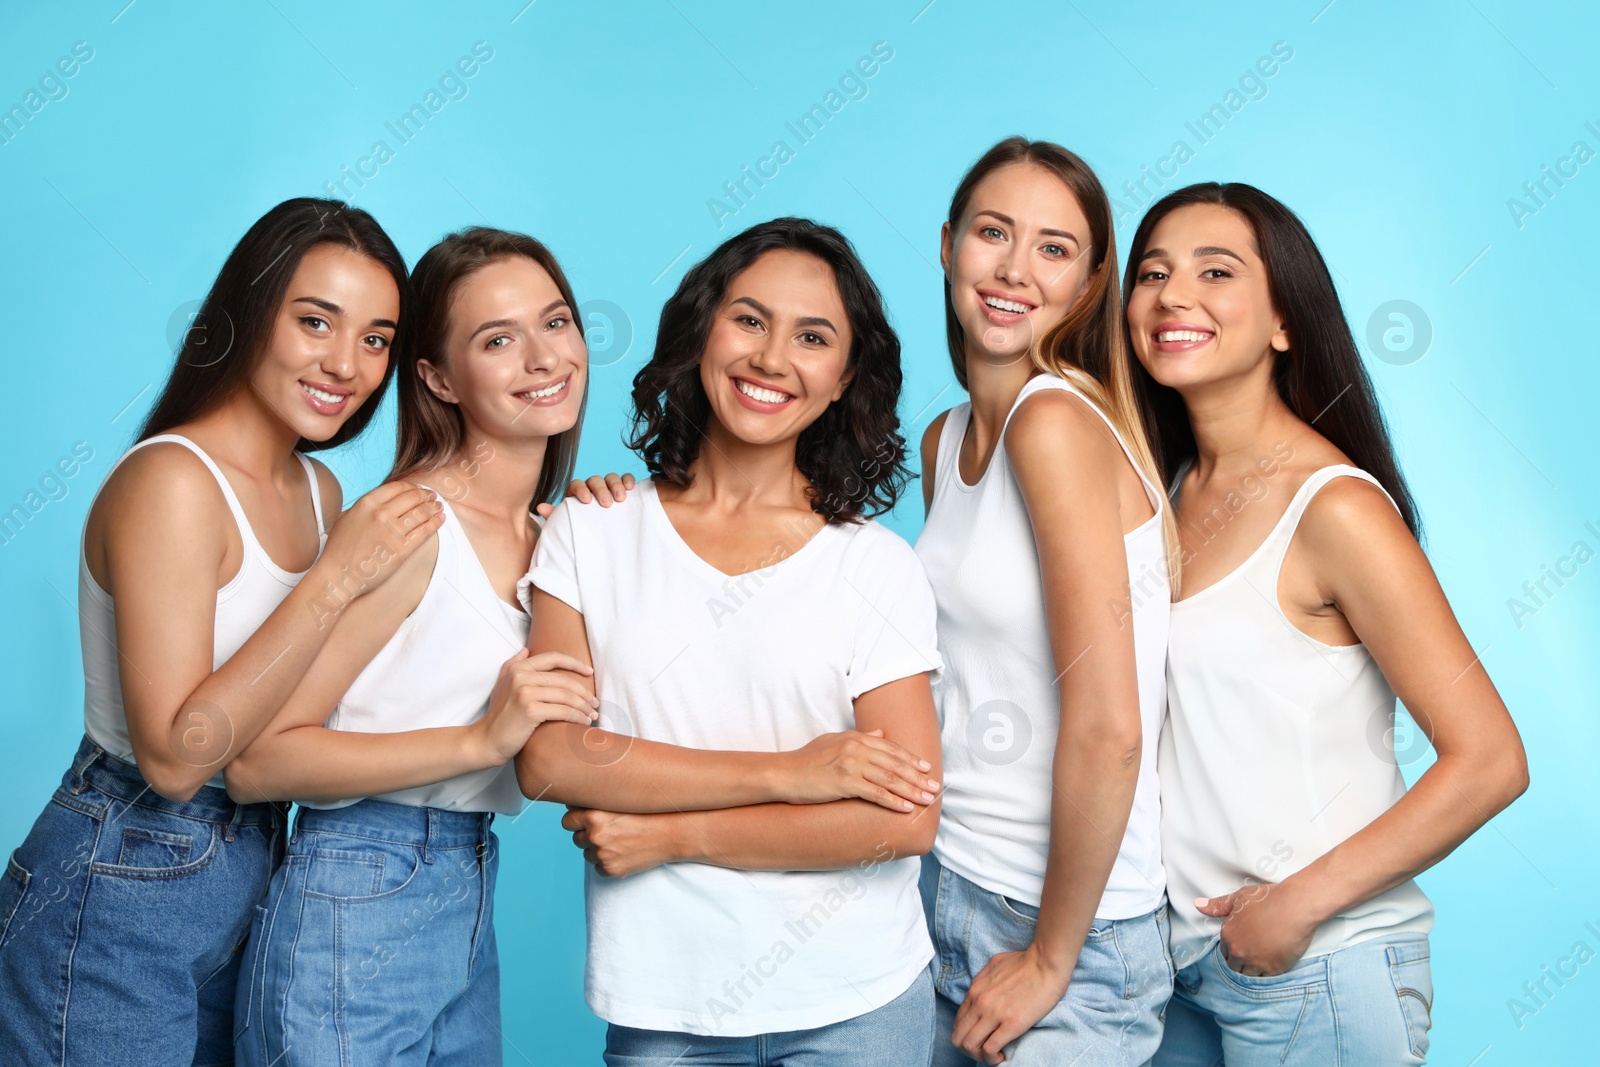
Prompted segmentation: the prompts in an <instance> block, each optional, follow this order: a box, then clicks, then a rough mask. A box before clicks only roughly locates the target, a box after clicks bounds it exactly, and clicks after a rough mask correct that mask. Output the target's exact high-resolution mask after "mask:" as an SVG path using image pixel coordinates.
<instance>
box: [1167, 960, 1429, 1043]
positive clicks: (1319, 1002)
mask: <svg viewBox="0 0 1600 1067" xmlns="http://www.w3.org/2000/svg"><path fill="white" fill-rule="evenodd" d="M1432 1006H1433V978H1432V972H1431V970H1430V969H1429V965H1428V938H1427V937H1426V935H1421V936H1407V937H1403V938H1395V939H1393V940H1384V939H1377V940H1372V941H1363V942H1361V943H1360V944H1357V945H1352V946H1350V947H1349V948H1345V949H1340V950H1339V951H1337V952H1330V953H1327V954H1325V955H1321V956H1311V957H1307V958H1305V959H1302V960H1301V961H1300V962H1299V963H1298V964H1296V965H1295V966H1293V967H1291V968H1290V969H1289V970H1287V971H1285V972H1284V973H1283V974H1278V975H1273V976H1271V977H1270V978H1253V977H1250V976H1249V975H1243V974H1239V973H1238V972H1237V971H1235V970H1234V969H1233V968H1231V967H1229V966H1228V964H1227V961H1226V960H1224V959H1223V956H1222V948H1221V945H1220V944H1218V945H1215V946H1213V947H1212V949H1211V951H1210V952H1207V953H1206V954H1205V955H1204V956H1201V957H1200V958H1199V959H1198V960H1196V961H1195V962H1194V963H1192V964H1190V965H1189V966H1187V967H1185V968H1184V969H1183V970H1181V971H1179V972H1178V980H1177V988H1176V990H1175V991H1174V993H1173V997H1172V1005H1171V1007H1170V1008H1168V1009H1167V1034H1166V1038H1165V1040H1164V1041H1162V1043H1161V1051H1160V1052H1158V1053H1157V1054H1156V1058H1155V1063H1156V1067H1217V1065H1218V1064H1221V1063H1224V1062H1226V1063H1227V1065H1228V1067H1268V1065H1271V1067H1280V1065H1281V1067H1302V1065H1304V1067H1401V1065H1411V1064H1419V1063H1425V1062H1427V1055H1428V1022H1429V1018H1428V1016H1429V1010H1430V1009H1431V1008H1432Z"/></svg>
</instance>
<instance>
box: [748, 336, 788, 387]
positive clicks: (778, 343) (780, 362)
mask: <svg viewBox="0 0 1600 1067" xmlns="http://www.w3.org/2000/svg"><path fill="white" fill-rule="evenodd" d="M748 359H749V363H750V366H752V367H754V368H755V369H756V370H758V371H761V372H763V373H765V374H769V375H771V376H772V377H774V378H777V377H781V376H782V375H783V372H784V371H786V370H788V368H789V357H788V353H787V352H786V351H785V350H784V341H783V339H782V336H781V335H780V334H779V333H778V332H777V331H776V330H769V331H768V332H767V333H766V335H765V336H764V337H763V338H762V340H761V343H760V344H759V345H757V346H756V347H755V348H754V349H752V350H751V352H750V355H749V357H748Z"/></svg>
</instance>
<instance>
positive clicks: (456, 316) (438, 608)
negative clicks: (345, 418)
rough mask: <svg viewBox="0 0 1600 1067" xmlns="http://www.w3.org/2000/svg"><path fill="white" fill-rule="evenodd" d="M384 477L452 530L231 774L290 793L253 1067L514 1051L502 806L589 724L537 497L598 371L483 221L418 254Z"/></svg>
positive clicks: (256, 938)
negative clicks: (538, 551) (517, 768)
mask: <svg viewBox="0 0 1600 1067" xmlns="http://www.w3.org/2000/svg"><path fill="white" fill-rule="evenodd" d="M411 277H412V284H413V286H414V288H415V291H416V305H417V313H416V316H415V321H416V343H415V344H414V345H412V346H410V347H409V349H408V351H407V353H406V355H405V357H404V359H403V360H402V362H401V366H400V368H399V374H400V415H399V447H398V448H397V450H396V456H395V463H394V468H393V470H392V471H391V472H390V475H389V477H390V478H391V479H397V480H398V479H404V480H408V481H414V482H416V483H417V484H419V485H423V486H426V487H428V488H431V489H433V490H434V491H435V492H437V493H438V494H439V496H440V498H441V499H443V500H444V501H446V504H445V511H444V514H445V523H444V525H443V526H442V527H440V529H439V533H438V536H437V537H436V538H434V540H433V541H432V542H431V543H430V545H428V546H426V547H424V548H422V549H420V550H419V551H417V552H415V553H414V554H413V555H412V556H411V557H410V558H409V559H408V560H406V562H405V563H404V564H402V565H401V566H400V567H399V569H398V571H397V573H396V574H395V576H394V577H393V578H392V579H391V580H390V581H389V582H388V583H386V584H385V585H384V587H383V590H382V591H381V592H380V593H378V594H376V595H374V596H369V597H365V598H363V599H362V600H361V601H360V602H358V603H357V604H356V605H354V606H353V607H351V609H350V610H349V611H347V612H345V613H344V615H343V616H342V617H341V618H340V619H339V621H338V622H337V624H335V626H334V633H333V636H332V637H330V638H329V639H328V642H327V644H326V645H325V646H323V649H322V652H321V654H320V655H319V656H318V657H317V659H316V661H315V662H314V663H312V665H311V667H310V669H309V670H308V671H307V673H306V676H305V678H304V679H303V680H302V681H301V683H300V685H299V686H297V687H296V688H295V691H294V694H293V696H291V697H290V699H289V702H288V704H287V706H286V707H285V708H284V710H283V712H282V713H281V714H280V715H279V716H278V717H277V718H275V719H274V720H273V722H272V724H271V725H270V726H269V727H268V728H267V729H266V730H264V731H262V733H261V736H259V737H258V738H257V739H256V741H255V743H254V744H252V745H251V746H250V748H249V749H248V750H246V752H245V753H244V754H243V755H241V756H240V757H239V758H238V759H236V760H234V761H233V763H231V764H230V765H229V767H228V771H227V779H228V788H229V790H230V791H231V792H232V793H233V794H234V795H235V796H240V797H268V798H272V799H274V800H294V801H296V802H297V803H298V804H299V805H300V807H299V815H298V817H297V819H296V821H295V831H294V836H293V838H292V839H291V840H290V842H289V848H288V855H287V857H286V858H285V861H284V863H283V866H282V867H280V868H279V870H278V873H277V875H276V876H274V878H273V881H272V886H271V888H270V889H269V891H268V894H267V900H266V903H265V904H264V905H263V906H262V907H261V908H260V909H259V916H258V918H257V921H256V923H255V925H254V927H253V928H252V931H251V940H250V945H249V947H248V949H247V951H246V958H247V959H248V960H249V961H250V963H249V965H248V967H247V969H246V971H245V973H244V975H243V976H242V977H241V979H240V982H239V995H238V1008H237V1016H238V1022H237V1033H238V1038H237V1053H238V1057H239V1060H238V1062H239V1063H241V1064H259V1065H263V1067H264V1065H266V1064H271V1063H278V1062H290V1061H292V1062H296V1063H299V1062H306V1063H342V1064H357V1063H363V1064H364V1063H371V1064H392V1063H397V1062H402V1061H405V1062H416V1063H462V1062H470V1063H498V1062H499V1061H500V1041H501V1039H500V1025H499V1020H500V986H499V980H500V976H499V955H498V951H497V948H496V941H495V934H494V886H495V874H496V871H497V869H498V866H499V856H498V841H497V839H496V837H495V835H494V833H493V831H492V830H490V828H489V827H490V824H491V823H492V821H493V819H494V816H495V815H496V814H500V815H516V814H517V813H518V812H520V811H521V809H522V803H523V800H522V794H521V793H520V792H519V791H518V789H517V780H516V776H515V774H514V773H513V771H512V769H511V767H510V766H509V761H510V760H511V758H512V757H513V756H515V755H516V754H517V752H518V751H520V750H521V748H522V746H523V744H524V742H526V741H527V739H528V736H529V735H530V734H531V733H532V732H533V730H534V728H535V727H536V726H537V725H539V724H540V723H541V722H544V721H547V720H550V719H565V720H568V721H571V722H578V723H584V724H587V723H589V722H590V721H591V718H592V716H593V714H594V712H593V708H592V706H591V705H592V703H593V698H592V696H591V695H590V694H589V692H588V691H587V690H585V689H583V688H582V687H581V686H579V685H578V683H577V682H576V680H575V679H576V678H577V676H578V675H580V674H583V673H587V671H588V668H587V667H586V666H585V665H584V664H582V663H579V662H578V661H576V660H574V659H573V658H571V657H570V656H564V655H561V654H560V653H550V654H547V655H543V656H536V657H532V658H529V657H528V654H527V650H526V647H525V646H526V643H527V639H528V615H527V612H526V610H524V609H525V604H523V603H522V602H521V601H519V598H518V580H519V579H521V578H522V577H523V575H524V574H526V573H527V570H528V561H529V560H530V559H532V557H533V547H534V542H535V539H536V537H537V533H538V528H537V525H536V522H535V519H534V515H533V506H534V505H535V504H536V503H538V502H543V501H545V500H547V498H548V497H549V496H550V495H551V494H552V492H553V490H554V488H555V487H556V486H559V485H561V484H563V483H564V482H565V481H566V479H567V478H568V477H569V476H570V474H571V468H572V459H573V456H574V455H575V453H576V451H577V445H578V432H579V429H580V423H581V420H582V417H583V408H584V392H585V387H586V385H587V382H588V352H587V349H586V348H585V345H584V340H583V330H582V327H581V326H580V325H579V324H578V321H577V307H578V301H577V298H576V297H575V296H573V293H572V288H571V286H570V285H569V284H568V283H567V279H566V276H565V275H564V274H563V273H562V270H561V267H560V264H558V263H557V262H556V259H555V257H554V256H553V255H552V254H551V253H550V251H549V249H547V248H546V247H545V246H544V245H543V244H541V243H540V242H538V241H536V240H534V239H533V238H532V237H528V236H526V235H523V234H517V233H508V232H506V231H504V230H495V229H488V228H485V227H475V228H472V229H469V230H464V231H462V232H460V233H456V234H451V235H450V236H448V237H446V238H445V239H444V240H442V241H440V242H439V243H438V244H436V245H434V247H433V248H431V249H430V250H429V251H428V252H427V253H425V254H424V255H423V257H422V258H421V259H420V260H418V261H417V266H416V269H415V270H414V271H413V272H412V276H411Z"/></svg>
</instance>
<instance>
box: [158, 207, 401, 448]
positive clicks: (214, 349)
mask: <svg viewBox="0 0 1600 1067" xmlns="http://www.w3.org/2000/svg"><path fill="white" fill-rule="evenodd" d="M324 244H331V245H336V246H338V247H340V248H346V249H349V250H350V251H352V252H355V253H357V254H359V255H363V256H366V257H367V258H369V259H372V260H375V261H376V262H377V263H378V264H379V265H381V266H382V267H383V268H384V269H385V270H387V271H388V272H389V276H390V277H392V278H393V279H394V284H395V287H396V288H397V289H399V291H400V319H399V322H398V323H397V329H396V330H395V335H394V344H393V346H391V348H390V350H389V365H388V366H387V367H385V368H384V372H383V381H381V382H379V383H378V388H377V389H375V390H374V391H373V393H372V395H371V396H369V397H367V399H366V402H365V403H363V404H362V405H361V407H359V408H357V409H356V410H355V411H354V412H352V413H351V415H350V417H349V418H347V419H345V420H344V422H343V424H341V425H340V427H339V429H338V432H336V433H335V434H334V435H333V436H332V437H330V438H328V439H327V440H326V441H310V440H306V439H304V438H302V439H301V440H300V443H299V444H298V445H297V446H296V447H297V448H299V450H300V451H302V452H315V451H318V450H321V449H326V448H335V447H337V446H339V445H342V444H344V443H345V442H346V441H349V440H351V439H353V438H355V437H357V436H359V435H360V433H361V431H363V430H365V429H366V428H367V424H368V423H370V422H371V421H372V416H373V413H374V412H376V411H377V409H378V404H379V402H380V401H382V400H383V394H384V392H385V390H387V389H388V388H389V380H390V378H392V377H393V376H394V368H395V364H396V363H397V362H399V361H400V359H401V358H403V356H404V353H405V350H406V345H407V344H408V343H409V340H410V335H411V330H410V329H409V328H408V327H409V323H408V316H409V314H410V310H411V283H410V281H409V280H407V277H406V262H405V259H404V258H403V257H402V256H401V255H400V250H399V249H397V248H396V247H395V246H394V242H393V241H391V240H390V239H389V235H388V234H387V233H384V232H383V227H382V226H379V225H378V222H377V220H376V219H374V218H373V217H372V216H371V215H369V214H367V213H366V212H365V211H362V210H361V209H360V208H356V207H351V206H350V205H349V204H346V203H344V202H343V201H340V200H322V199H318V198H315V197H309V196H301V197H296V198H294V199H293V200H285V201H284V202H283V203H281V204H279V205H278V206H277V207H275V208H273V209H272V210H270V211H268V212H267V213H266V214H265V215H262V216H261V217H260V218H259V219H257V220H256V222H255V225H253V226H251V227H250V229H249V230H247V231H246V232H245V235H244V236H243V237H242V238H240V240H239V243H238V244H237V245H235V246H234V248H233V251H232V252H230V253H228V258H227V260H226V261H224V262H223V264H222V270H221V272H220V273H218V275H217V280H216V281H214V282H212V283H211V291H210V292H209V293H207V294H206V298H205V300H204V301H202V302H201V305H200V310H199V312H198V313H196V315H195V318H194V323H193V324H192V325H191V326H190V327H189V329H188V331H187V332H185V334H184V337H183V344H182V346H181V347H180V348H179V350H178V361H177V363H176V364H175V365H174V366H173V368H172V373H171V374H170V375H168V376H167V383H166V385H165V386H163V387H162V390H161V396H160V397H159V398H157V400H156V403H155V407H153V408H152V409H151V410H150V414H149V415H148V416H146V418H145V420H144V425H143V426H141V427H140V428H139V435H138V437H137V438H135V440H138V441H143V440H144V439H145V438H147V437H154V436H155V435H156V434H161V433H166V432H167V431H168V430H171V429H172V428H173V427H174V426H181V425H183V424H184V423H186V422H189V421H191V420H192V419H196V418H199V417H200V416H202V415H204V414H206V413H207V412H209V411H212V410H214V409H215V408H216V407H217V406H218V405H219V404H222V403H223V402H224V401H226V400H227V399H229V398H230V397H231V396H233V394H234V392H235V391H236V390H238V389H240V388H241V387H243V386H244V384H245V383H246V382H248V381H249V379H250V375H251V373H252V372H253V371H254V370H255V368H256V364H257V363H258V362H260V360H261V357H262V355H263V354H264V353H265V352H266V350H267V345H268V343H269V342H270V341H271V340H272V330H273V326H274V324H275V323H276V322H277V318H278V311H279V309H280V308H281V307H282V305H283V299H284V296H285V294H287V293H288V291H289V281H290V279H292V278H293V277H294V272H295V271H296V270H298V269H299V268H300V261H301V260H302V259H304V258H305V254H306V253H307V252H309V251H310V250H311V249H313V248H315V247H317V246H318V245H324ZM219 349H220V351H219Z"/></svg>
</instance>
